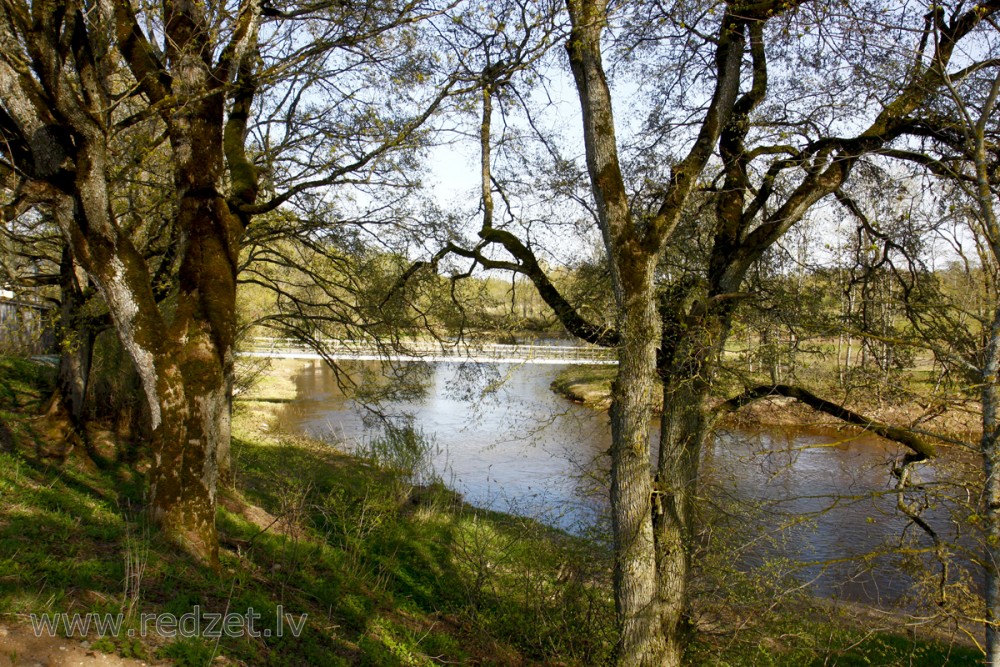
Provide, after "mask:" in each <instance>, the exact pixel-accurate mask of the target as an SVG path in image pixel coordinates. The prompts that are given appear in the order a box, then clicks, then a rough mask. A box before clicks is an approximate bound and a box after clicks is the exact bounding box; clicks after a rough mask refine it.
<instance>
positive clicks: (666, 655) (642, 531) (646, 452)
mask: <svg viewBox="0 0 1000 667" xmlns="http://www.w3.org/2000/svg"><path fill="white" fill-rule="evenodd" d="M654 266H655V262H654V260H653V259H652V258H648V259H646V260H645V262H643V263H639V264H638V265H636V266H627V265H626V266H625V267H624V268H623V270H622V272H621V276H622V281H623V282H624V283H625V284H626V286H627V289H625V290H624V293H625V294H626V295H627V298H626V302H625V303H624V304H623V306H624V307H622V308H621V309H620V310H621V313H622V315H621V317H620V321H619V329H618V330H619V332H620V334H621V345H620V347H619V351H618V375H617V377H616V379H615V382H614V385H613V386H612V390H611V391H612V405H611V434H612V438H611V440H612V445H611V519H612V532H613V539H614V552H615V553H614V555H615V559H614V561H615V564H614V583H615V586H614V590H615V609H616V612H617V624H618V638H619V639H618V642H619V643H618V645H617V646H616V652H615V662H616V664H619V665H628V666H629V667H633V666H634V667H644V666H647V665H648V666H650V667H652V666H653V665H657V666H660V665H679V664H680V657H681V655H680V653H679V652H678V651H677V650H675V649H677V646H676V644H675V642H673V641H671V639H670V638H669V637H664V634H663V629H664V628H663V626H662V625H661V621H660V616H661V610H660V608H659V604H658V601H657V576H656V551H655V547H654V538H653V524H652V520H651V519H652V514H651V500H652V491H653V487H652V478H651V472H652V470H651V466H650V460H649V459H650V449H649V423H650V419H651V418H652V407H653V406H652V403H653V395H654V394H653V392H654V389H655V387H656V379H655V375H654V368H655V364H656V346H657V342H658V336H657V332H656V320H655V317H656V308H655V298H654V292H653V268H654Z"/></svg>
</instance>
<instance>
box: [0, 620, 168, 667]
mask: <svg viewBox="0 0 1000 667" xmlns="http://www.w3.org/2000/svg"><path fill="white" fill-rule="evenodd" d="M171 664H173V663H172V662H170V661H168V660H153V661H147V660H135V659H131V658H120V657H118V656H117V655H109V654H107V653H102V652H101V651H97V650H95V649H93V648H91V646H90V643H89V642H86V641H78V640H75V639H66V638H65V637H49V636H48V635H47V634H45V633H42V636H41V637H36V636H35V633H34V631H33V630H32V629H31V627H29V626H24V625H0V667H15V666H16V667H141V666H143V665H171Z"/></svg>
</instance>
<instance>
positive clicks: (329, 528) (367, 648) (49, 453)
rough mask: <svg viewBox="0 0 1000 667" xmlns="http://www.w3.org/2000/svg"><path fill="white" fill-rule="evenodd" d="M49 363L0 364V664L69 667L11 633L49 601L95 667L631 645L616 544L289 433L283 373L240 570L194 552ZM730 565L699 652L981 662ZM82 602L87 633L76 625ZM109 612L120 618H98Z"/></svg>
mask: <svg viewBox="0 0 1000 667" xmlns="http://www.w3.org/2000/svg"><path fill="white" fill-rule="evenodd" d="M43 375H44V374H43V373H42V372H40V371H39V369H38V367H36V366H33V365H31V364H29V363H27V362H12V361H9V360H2V361H0V425H2V428H0V435H2V437H3V439H2V441H0V450H2V451H0V500H2V502H0V613H2V616H0V628H2V629H0V666H3V665H7V664H12V665H13V664H17V665H36V664H52V665H56V664H63V662H59V661H55V662H53V661H52V659H51V658H49V657H46V656H44V655H41V654H39V655H30V654H25V653H23V651H32V650H34V649H31V648H30V643H25V642H23V641H19V642H15V641H14V639H12V638H17V639H23V638H25V637H27V636H28V633H29V632H31V630H32V628H31V620H32V619H31V615H32V614H34V615H36V616H35V618H36V620H37V619H38V618H39V615H40V614H56V616H49V617H47V618H49V619H50V620H52V621H54V622H55V623H57V624H58V623H60V622H62V623H64V625H63V626H62V627H57V628H55V630H56V634H57V635H66V634H74V635H76V637H75V638H71V639H70V640H65V641H67V642H72V643H70V644H66V646H68V647H69V648H71V649H73V655H74V656H76V655H78V654H80V655H82V656H83V658H82V659H86V660H91V661H93V662H92V663H89V664H95V665H97V664H101V662H99V658H101V656H102V654H108V655H114V656H117V657H116V658H115V659H116V660H117V659H119V658H120V659H121V662H119V663H106V664H122V665H125V664H129V665H138V664H140V663H141V662H146V663H149V662H155V663H161V662H162V663H166V664H176V665H192V666H194V665H198V666H203V665H208V664H210V663H211V664H213V665H218V664H230V665H253V666H257V665H338V664H345V665H346V664H359V665H426V666H431V665H442V664H465V665H535V664H538V665H541V664H545V665H594V664H601V663H602V662H603V661H604V660H605V659H606V658H607V656H608V654H609V652H610V650H611V641H612V628H613V617H614V610H613V604H612V601H611V595H610V586H609V581H610V568H609V562H608V559H607V557H606V555H605V553H606V552H605V551H603V550H602V549H601V548H600V547H599V546H596V545H593V544H590V543H588V542H585V541H583V540H581V539H578V538H573V537H570V536H567V535H565V534H564V533H561V532H558V531H555V530H552V529H549V528H546V527H544V526H541V525H539V524H537V523H535V522H533V521H530V520H527V519H522V518H518V517H512V516H507V515H501V514H496V513H492V512H487V511H483V510H477V509H475V508H472V507H469V506H467V505H465V504H463V503H462V502H461V499H460V498H458V497H457V496H456V495H455V494H454V493H452V492H449V491H448V490H447V489H445V488H444V487H443V486H441V485H440V484H432V485H429V486H415V485H414V484H412V483H411V480H410V478H409V476H408V474H407V471H405V470H387V469H385V468H380V467H378V466H376V465H373V464H372V463H371V462H368V461H363V460H359V459H356V458H352V457H349V456H346V455H344V454H341V453H338V452H337V451H335V450H334V449H333V448H331V447H330V446H329V445H326V444H323V443H318V442H314V441H309V440H305V439H302V438H298V437H294V436H290V435H287V434H281V433H279V432H277V428H276V421H275V418H274V417H275V412H276V410H278V409H280V406H281V404H282V402H284V401H287V400H288V399H289V395H290V394H291V395H293V394H294V392H293V388H291V387H289V385H288V383H287V379H286V381H283V380H282V379H281V378H280V377H275V378H272V379H271V380H270V381H268V382H265V383H264V384H263V387H264V390H263V391H259V392H257V393H256V395H249V396H248V397H247V399H253V400H246V399H245V400H241V401H237V402H236V406H235V415H234V417H235V418H234V443H233V453H234V476H233V479H231V480H229V481H228V482H227V483H226V484H225V485H224V487H223V488H222V490H221V491H220V508H219V514H218V523H219V527H220V534H221V540H222V547H223V550H222V559H221V560H222V569H221V572H218V573H216V572H212V571H210V570H205V569H202V568H199V567H197V566H195V565H192V564H191V563H190V562H189V561H188V560H186V559H185V558H183V557H182V556H180V555H179V554H178V553H177V552H176V551H175V550H174V549H172V548H171V547H170V546H169V545H167V544H164V543H162V542H161V541H160V539H159V538H158V536H157V534H156V531H155V528H153V527H151V526H149V525H148V524H147V523H146V521H145V519H144V515H143V512H142V509H141V508H142V499H143V493H144V482H143V477H142V472H143V470H144V465H143V463H142V458H143V457H142V452H141V448H140V455H139V458H138V461H137V462H134V463H132V464H125V463H115V462H109V463H107V464H106V466H105V467H98V466H96V465H94V463H93V462H92V460H91V459H90V457H88V456H87V455H86V454H84V453H83V452H82V451H80V450H81V448H80V447H78V446H76V447H74V446H73V439H72V438H63V439H61V440H60V439H59V438H60V436H59V435H58V429H57V428H56V427H55V426H53V425H52V424H51V423H50V422H49V420H47V419H44V418H39V417H36V416H35V415H36V414H37V413H38V411H39V408H40V406H41V403H42V402H43V400H44V398H45V396H46V393H47V391H48V386H47V384H46V378H45V377H43ZM713 577H714V581H716V582H721V581H725V582H726V586H727V588H726V590H727V591H730V593H732V592H735V591H742V593H741V594H740V597H739V598H736V597H733V596H732V595H730V594H728V593H727V594H722V592H721V590H722V589H718V588H717V589H716V590H715V592H714V593H713V594H712V595H707V596H704V599H705V602H703V603H701V602H700V603H699V605H698V608H697V610H696V612H697V613H696V618H695V620H696V622H697V625H698V627H699V628H700V629H701V630H702V631H703V632H701V633H700V634H699V640H698V641H697V642H696V643H695V644H694V646H693V648H692V653H691V664H694V665H717V664H723V663H724V664H730V665H751V664H773V665H788V666H789V667H790V666H792V665H809V664H824V661H826V662H829V661H830V658H831V656H832V657H833V658H834V661H835V662H837V664H880V665H894V664H907V663H904V662H902V661H903V660H904V658H906V656H913V655H918V656H922V659H925V661H923V662H912V661H911V662H910V663H908V664H927V665H929V664H935V665H939V664H960V665H964V664H969V665H971V664H976V659H977V656H976V654H975V653H974V652H972V651H969V650H968V649H967V648H966V647H964V646H955V645H951V644H950V643H949V642H948V641H944V642H942V641H941V638H937V639H935V640H934V641H928V640H927V639H926V635H924V634H920V636H919V637H918V636H917V633H916V632H913V633H911V634H910V636H906V635H903V634H900V633H899V632H898V629H893V628H890V627H886V628H880V629H878V631H874V632H873V631H872V630H871V627H870V624H869V623H868V621H867V620H865V619H862V620H860V621H859V620H858V619H857V618H856V617H841V616H840V613H841V612H839V611H838V612H837V613H836V614H834V615H833V616H831V615H830V613H829V609H830V607H829V605H813V604H811V603H810V602H809V601H808V599H804V598H803V599H799V600H798V601H796V602H794V604H791V605H786V604H781V605H779V604H777V602H776V598H774V596H773V591H772V590H771V589H770V588H767V587H766V586H765V587H761V583H762V582H763V581H764V580H761V579H756V578H754V577H753V576H752V575H748V574H747V573H737V572H734V573H731V574H729V575H726V577H725V578H724V577H723V576H722V575H721V574H719V573H715V574H713ZM765 583H766V582H765ZM755 609H756V610H760V611H761V612H764V611H766V612H767V613H766V614H764V613H756V612H754V611H753V610H755ZM63 614H65V616H63ZM75 614H80V616H79V618H80V619H81V622H90V626H89V627H88V628H87V632H86V634H87V637H86V639H85V640H84V639H83V638H82V637H80V636H79V635H80V634H81V632H80V631H81V630H82V629H83V628H82V627H81V626H80V625H76V626H74V627H73V628H69V627H67V626H65V622H66V621H67V620H70V621H71V620H72V619H73V618H74V615H75ZM88 614H90V616H88ZM109 618H110V619H112V621H114V620H115V619H120V621H118V622H119V623H120V625H119V626H117V627H116V628H112V627H108V626H105V627H102V628H99V627H96V624H95V623H94V621H96V620H98V619H99V620H101V622H105V620H106V619H109ZM88 619H89V621H88ZM210 624H211V627H209V625H210ZM60 641H62V640H60ZM84 641H86V643H83V642H84ZM25 647H29V648H25ZM54 650H57V651H58V650H61V649H59V648H58V647H57V648H55V649H54ZM88 654H93V655H88ZM125 659H133V660H132V662H125ZM720 661H722V662H720ZM84 664H88V663H86V662H85V663H84Z"/></svg>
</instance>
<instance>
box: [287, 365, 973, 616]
mask: <svg viewBox="0 0 1000 667" xmlns="http://www.w3.org/2000/svg"><path fill="white" fill-rule="evenodd" d="M417 367H418V368H417ZM345 368H346V370H347V374H348V377H346V378H341V381H340V382H338V379H337V377H336V376H335V375H334V374H333V373H332V372H331V371H330V369H328V368H327V367H326V366H324V365H323V364H321V363H318V362H317V363H309V364H306V365H304V366H303V367H302V368H301V370H300V371H299V372H298V373H297V374H296V376H295V382H296V386H297V392H298V398H297V399H296V400H295V401H294V402H293V403H291V404H289V405H288V406H287V408H286V410H285V412H284V414H283V417H282V422H283V423H282V426H283V427H284V428H285V429H289V430H295V431H299V432H304V433H306V434H308V435H310V436H312V437H315V438H320V439H335V440H337V441H339V442H341V443H343V446H345V447H346V448H347V449H349V450H350V449H352V448H357V447H358V446H359V445H360V444H361V443H363V442H364V439H365V438H367V437H370V431H368V430H366V421H370V420H366V419H365V415H366V411H365V410H364V409H362V408H361V407H360V403H359V402H358V401H355V400H354V399H351V398H348V397H347V396H345V392H344V391H343V390H342V389H341V387H340V386H339V385H340V384H343V382H344V381H347V382H350V381H354V382H355V383H356V384H358V385H359V386H363V387H368V388H369V389H370V388H371V387H373V386H376V385H379V384H383V385H384V384H386V382H387V381H386V380H385V379H384V378H385V377H386V371H385V369H382V368H381V367H380V366H379V365H378V364H372V363H361V362H358V363H356V364H353V365H351V366H347V367H345ZM407 370H409V371H414V372H417V373H418V374H422V377H419V378H417V380H418V381H419V382H418V383H423V385H424V387H425V389H426V391H425V392H424V393H423V394H422V395H420V396H416V395H413V394H412V393H407V394H405V395H399V396H395V397H393V398H392V399H391V400H388V401H385V402H384V403H383V405H382V407H383V409H385V410H386V411H387V412H389V413H397V414H402V413H405V414H409V415H411V416H412V417H413V419H414V422H415V424H416V426H417V427H418V428H419V429H420V430H421V431H422V432H423V434H424V435H425V436H426V437H428V438H429V439H430V441H431V443H432V445H433V447H432V453H433V456H432V458H433V460H432V463H433V466H434V469H435V471H436V472H437V474H438V475H439V476H440V477H441V478H442V479H443V480H444V481H445V482H446V483H447V484H448V485H449V486H451V487H452V488H454V489H455V490H457V491H459V492H460V493H461V494H462V495H463V496H464V498H465V499H466V500H467V501H468V502H469V503H471V504H473V505H476V506H481V507H488V508H491V509H497V510H501V511H505V512H513V513H518V514H522V515H526V516H532V517H535V518H538V519H540V520H543V521H545V522H547V523H550V524H552V525H556V526H559V527H562V528H564V529H567V530H570V531H574V532H580V531H582V530H584V529H585V528H586V527H588V526H593V525H594V524H595V523H596V522H597V521H598V520H599V518H600V517H601V514H602V510H603V509H604V507H605V505H606V492H605V491H604V490H603V484H604V478H605V474H604V473H603V472H602V471H604V470H606V468H607V458H608V457H607V454H606V452H607V450H608V448H609V446H610V427H609V425H608V418H607V415H606V414H605V413H603V412H598V411H594V410H590V409H588V408H583V407H581V406H578V405H575V404H572V403H570V402H568V401H566V400H564V399H562V398H560V397H558V396H557V395H555V394H554V393H553V392H552V391H551V390H550V388H549V385H550V383H551V381H552V380H553V379H554V377H555V376H556V375H557V374H558V373H559V371H560V370H561V368H560V367H555V366H532V365H524V366H511V365H498V364H468V365H458V364H444V363H442V364H410V365H409V367H403V368H402V369H401V370H400V372H402V373H404V374H405V373H406V371H407ZM397 383H400V381H399V378H394V379H393V380H392V381H391V384H397ZM655 437H656V425H655V424H653V425H651V439H655ZM900 455H901V452H900V450H899V448H898V447H895V446H893V445H892V444H890V443H886V442H885V441H882V440H880V439H878V438H874V437H871V436H858V435H857V434H856V432H854V431H851V432H848V431H846V430H845V431H839V430H834V429H815V428H813V429H802V428H798V429H770V430H767V431H748V430H723V431H720V432H719V433H718V434H717V435H716V437H715V438H714V440H713V441H712V443H711V446H710V447H708V448H707V451H706V452H705V465H704V466H703V468H704V470H705V482H704V487H705V490H704V495H705V496H706V502H707V501H708V500H709V496H710V500H711V504H712V506H713V507H716V508H717V509H718V510H719V511H722V512H731V511H732V510H733V509H734V508H738V510H739V511H738V512H737V513H738V514H751V513H755V515H756V518H757V521H756V523H755V524H754V525H753V527H752V529H750V530H752V531H754V532H753V534H751V533H747V534H746V535H745V536H744V535H740V536H739V538H740V539H742V540H743V542H744V544H745V545H746V546H747V548H746V549H745V550H744V551H742V552H741V553H740V554H739V555H738V558H739V559H740V562H742V563H745V564H747V565H751V564H760V563H762V562H763V561H764V560H765V559H771V558H778V557H781V558H787V559H790V560H789V566H790V567H792V569H793V570H794V572H795V574H796V576H797V577H798V578H799V579H800V580H802V581H812V582H813V584H812V585H813V587H814V590H815V591H816V592H818V593H820V594H822V595H828V596H843V597H846V598H849V599H854V600H864V601H882V602H885V601H890V600H894V599H896V598H897V597H899V596H900V595H901V594H902V593H904V592H905V591H906V590H907V589H908V587H909V583H910V580H909V578H908V576H907V575H906V574H904V572H903V571H902V570H901V569H900V568H899V567H898V564H899V563H898V562H897V561H898V559H896V558H894V557H887V558H879V559H864V558H862V557H863V556H865V555H866V554H874V553H880V552H887V551H890V550H891V549H892V548H893V547H895V546H898V545H899V544H900V543H901V541H904V540H907V539H911V538H912V539H915V540H916V541H917V543H918V544H921V542H920V541H921V539H923V543H922V544H923V546H926V542H927V541H926V538H925V537H924V536H922V535H919V534H914V533H913V530H914V529H913V528H912V527H910V528H909V529H907V520H906V518H905V517H903V516H902V515H900V514H899V513H898V512H897V511H896V510H895V503H896V496H895V494H894V493H892V482H893V478H892V476H891V472H890V470H891V463H892V461H893V460H894V459H895V458H896V457H898V456H900ZM917 475H918V476H919V477H920V479H921V480H922V481H924V482H933V481H934V478H933V471H932V469H931V468H930V467H927V466H923V467H921V469H920V470H919V471H918V473H917ZM924 518H925V519H927V520H928V521H929V522H930V523H931V525H932V526H934V528H935V529H936V530H939V531H940V532H942V534H945V535H951V534H953V533H954V530H953V528H952V522H951V521H950V518H949V516H948V513H947V511H946V510H945V509H944V508H943V507H938V508H936V509H932V510H929V511H928V512H926V513H925V515H924ZM772 538H773V539H772Z"/></svg>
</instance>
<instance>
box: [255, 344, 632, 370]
mask: <svg viewBox="0 0 1000 667" xmlns="http://www.w3.org/2000/svg"><path fill="white" fill-rule="evenodd" d="M322 349H323V351H324V352H325V354H326V357H327V358H330V359H336V360H356V361H379V360H382V359H390V360H394V361H428V362H435V361H436V362H451V363H462V362H480V363H497V364H584V365H613V364H616V363H618V361H617V358H616V355H615V351H614V350H612V349H607V348H602V347H596V346H557V345H502V344H499V343H497V344H492V343H491V344H483V345H470V344H466V343H460V344H454V345H451V344H441V343H437V342H433V341H409V342H406V343H403V344H400V345H399V346H397V347H392V348H390V347H386V348H383V349H381V350H380V349H377V348H376V347H374V346H371V345H364V344H362V343H358V342H355V341H339V340H337V341H335V340H329V341H323V342H322ZM241 354H242V355H243V356H250V357H270V358H273V359H323V358H324V357H323V355H320V354H319V353H317V352H316V351H315V350H313V349H309V348H306V347H304V346H302V345H301V343H299V342H298V341H294V340H291V339H281V338H256V339H254V341H253V345H252V346H251V349H250V350H247V351H245V352H242V353H241Z"/></svg>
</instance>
